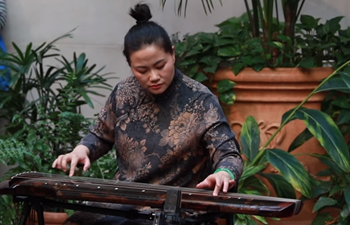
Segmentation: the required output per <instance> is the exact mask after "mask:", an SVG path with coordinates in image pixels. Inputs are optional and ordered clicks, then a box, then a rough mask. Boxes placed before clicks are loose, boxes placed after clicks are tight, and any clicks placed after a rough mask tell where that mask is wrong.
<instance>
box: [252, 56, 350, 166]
mask: <svg viewBox="0 0 350 225" xmlns="http://www.w3.org/2000/svg"><path fill="white" fill-rule="evenodd" d="M349 63H350V60H349V61H347V62H346V63H344V64H343V65H341V66H340V67H339V68H337V69H336V70H335V71H334V72H333V73H331V74H330V75H329V76H328V77H327V78H326V79H324V80H323V81H322V82H321V83H320V84H319V85H318V86H317V87H316V88H315V89H314V90H313V91H312V92H311V93H310V94H309V95H308V96H307V97H306V98H305V99H304V100H303V101H302V102H301V103H300V104H299V105H298V106H297V107H295V108H294V109H293V111H292V112H291V113H290V114H289V116H288V117H287V118H286V119H285V120H284V121H283V122H282V123H281V125H280V126H279V127H278V128H277V130H276V131H275V132H274V133H273V134H272V135H271V137H270V138H269V139H268V140H267V142H266V143H265V144H264V146H263V147H262V148H261V149H260V151H259V153H258V155H257V157H255V159H254V160H253V162H252V165H254V164H255V163H257V162H258V161H259V160H260V158H261V156H262V155H263V153H264V151H265V150H266V148H267V146H269V144H270V143H271V141H272V140H273V139H274V138H275V137H276V135H277V134H278V132H280V130H281V129H282V128H283V127H284V126H285V125H286V124H287V123H288V122H289V120H290V119H291V118H292V117H293V116H294V114H295V113H296V111H297V110H298V109H300V108H301V107H302V106H303V105H304V104H305V103H306V102H307V101H308V100H309V99H310V98H311V97H312V96H313V95H314V94H315V93H316V92H317V90H318V89H319V88H320V87H321V86H322V85H323V84H325V83H326V82H327V81H328V80H329V79H331V78H332V77H333V76H334V75H335V74H337V73H338V72H339V71H340V70H341V69H343V68H344V67H345V66H346V65H348V64H349Z"/></svg>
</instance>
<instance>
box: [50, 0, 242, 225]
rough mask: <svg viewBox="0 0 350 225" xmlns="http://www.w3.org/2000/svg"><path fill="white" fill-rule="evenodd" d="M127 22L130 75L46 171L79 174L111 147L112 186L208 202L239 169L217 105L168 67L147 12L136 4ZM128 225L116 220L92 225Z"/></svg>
mask: <svg viewBox="0 0 350 225" xmlns="http://www.w3.org/2000/svg"><path fill="white" fill-rule="evenodd" d="M130 15H131V16H132V17H133V18H135V19H136V21H137V22H136V25H134V26H133V27H132V28H131V29H130V30H129V31H128V33H127V34H126V36H125V39H124V51H123V53H124V55H125V57H126V60H127V62H128V64H129V66H130V68H131V70H132V73H133V74H134V76H132V77H129V78H127V79H125V80H124V81H122V82H120V83H118V84H117V85H116V87H115V88H114V90H113V91H112V93H111V95H110V96H109V98H108V100H107V102H106V105H105V106H104V108H103V109H102V110H101V112H100V114H99V117H98V121H97V122H96V123H95V125H93V126H92V127H91V128H90V133H89V134H87V135H86V136H85V137H84V138H83V139H82V141H81V142H80V144H79V145H78V146H77V147H76V148H75V149H74V150H73V151H72V152H71V153H69V154H66V155H61V156H59V157H58V158H57V159H56V160H55V161H54V163H53V167H55V168H58V169H62V170H68V167H67V164H70V169H69V175H70V176H72V175H73V174H74V170H75V168H76V166H77V165H78V164H82V165H84V166H83V169H84V170H85V171H86V170H87V169H88V168H89V166H90V163H91V162H92V161H94V160H96V159H98V158H99V157H101V156H102V155H104V154H106V153H107V152H108V151H109V150H110V149H111V148H112V146H113V145H115V146H116V151H117V163H118V167H119V168H118V171H117V172H116V175H115V179H117V180H123V181H130V182H145V183H153V184H161V185H173V186H186V187H197V188H206V189H212V190H213V195H214V196H215V195H218V194H219V192H220V191H223V192H227V191H228V190H229V189H231V188H232V187H234V186H235V184H236V182H237V181H238V179H239V177H240V176H241V173H242V167H243V164H242V158H241V156H240V152H239V149H238V144H237V142H236V140H235V137H234V133H233V132H232V131H231V129H230V126H229V124H228V122H227V120H226V119H225V115H224V114H223V111H222V109H221V107H220V105H219V103H218V101H217V98H216V97H215V96H214V95H213V94H212V93H211V92H210V91H209V90H208V89H207V88H206V87H205V86H204V85H202V84H200V83H198V82H196V81H194V80H192V79H190V78H189V77H187V76H185V75H183V74H182V73H181V72H180V71H178V70H177V69H176V68H175V67H174V63H175V53H174V48H173V46H172V45H171V41H170V38H169V36H168V34H167V33H166V31H165V30H164V29H163V28H162V27H161V26H160V25H158V24H156V23H155V22H152V21H149V19H150V18H151V17H152V15H151V12H150V10H149V8H148V6H147V5H145V4H137V5H136V6H135V8H134V9H131V10H130ZM80 218H81V217H80ZM99 218H100V217H99ZM78 220H79V219H78ZM111 220H113V221H114V223H112V222H110V221H111ZM71 221H73V219H71ZM88 221H90V222H91V221H92V219H91V218H89V219H88ZM118 221H119V222H118ZM129 222H130V221H129ZM75 223H79V224H86V222H85V223H83V222H80V221H76V222H75ZM127 223H128V222H127V221H126V220H125V219H123V218H117V217H114V218H110V217H104V218H102V219H101V220H99V221H97V222H95V224H127ZM128 224H129V223H128ZM136 224H139V223H136Z"/></svg>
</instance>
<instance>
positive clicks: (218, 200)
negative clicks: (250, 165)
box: [0, 172, 302, 225]
mask: <svg viewBox="0 0 350 225" xmlns="http://www.w3.org/2000/svg"><path fill="white" fill-rule="evenodd" d="M0 195H12V196H13V197H14V200H15V201H22V202H24V203H25V204H24V207H23V213H22V217H21V222H20V224H21V225H22V224H23V225H24V224H25V221H26V219H27V217H28V214H29V212H30V210H31V207H32V206H37V207H35V210H37V214H38V220H39V225H43V224H44V221H43V218H42V215H41V214H42V205H47V206H55V207H60V208H67V209H73V210H80V211H91V212H98V213H103V214H109V215H122V216H125V217H132V218H135V216H136V217H138V218H143V219H150V220H153V221H154V222H153V224H181V221H182V219H183V218H182V217H183V214H181V211H183V210H198V211H205V212H208V213H209V214H213V213H214V214H215V213H217V214H221V215H223V214H234V213H239V214H250V215H260V216H265V217H290V216H293V215H296V214H298V213H299V212H300V210H301V207H302V202H301V200H296V199H287V198H277V197H265V196H258V195H246V194H237V193H220V194H219V195H218V196H213V195H212V191H210V190H202V189H195V188H184V187H173V186H165V185H154V184H146V183H135V182H123V181H115V180H108V181H106V180H102V179H95V178H86V177H69V176H65V175H54V174H46V173H38V172H26V173H22V174H18V175H16V176H14V177H12V178H11V179H10V180H7V181H3V182H1V183H0ZM67 200H76V201H74V202H79V201H89V202H105V203H119V204H127V205H135V206H148V207H151V208H154V209H155V210H154V213H152V214H151V215H148V214H147V215H145V214H142V213H137V212H135V211H130V212H120V211H117V210H111V209H107V208H105V209H104V208H96V207H92V206H87V205H83V204H81V203H68V201H67ZM69 202H72V201H69Z"/></svg>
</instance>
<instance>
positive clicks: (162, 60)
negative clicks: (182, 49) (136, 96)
mask: <svg viewBox="0 0 350 225" xmlns="http://www.w3.org/2000/svg"><path fill="white" fill-rule="evenodd" d="M174 63H175V54H174V51H173V54H171V53H167V52H164V50H163V48H161V47H159V46H157V45H155V44H153V45H148V46H145V47H144V48H141V49H140V50H138V51H136V52H133V53H131V55H130V67H131V70H132V72H133V74H134V75H135V77H136V79H137V81H138V82H139V83H140V84H141V86H142V87H143V88H145V89H146V90H148V91H149V92H151V93H152V94H155V95H158V94H162V93H163V92H164V91H165V90H166V89H167V88H168V87H169V85H170V84H171V82H172V81H173V78H174V73H175V66H174Z"/></svg>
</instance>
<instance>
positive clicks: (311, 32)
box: [174, 1, 350, 104]
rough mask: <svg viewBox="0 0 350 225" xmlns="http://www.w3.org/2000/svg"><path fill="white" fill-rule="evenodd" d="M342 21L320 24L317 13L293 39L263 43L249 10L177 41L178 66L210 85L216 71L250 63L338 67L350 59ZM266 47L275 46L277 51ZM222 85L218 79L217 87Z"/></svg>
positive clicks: (237, 69)
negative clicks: (212, 29) (213, 28)
mask: <svg viewBox="0 0 350 225" xmlns="http://www.w3.org/2000/svg"><path fill="white" fill-rule="evenodd" d="M271 2H272V1H271ZM341 19H342V17H337V18H333V19H330V20H328V21H327V22H325V23H321V22H319V19H316V18H314V17H312V16H309V15H301V17H300V22H299V23H297V24H296V25H295V26H296V28H295V36H294V37H293V40H292V39H291V38H290V37H288V36H286V35H282V34H280V35H276V37H275V39H274V40H266V41H261V38H259V37H254V36H253V35H252V32H251V30H250V26H251V24H250V20H249V16H248V14H243V15H242V16H240V17H232V18H229V19H227V20H225V21H223V22H222V23H220V24H218V25H217V27H218V28H219V31H217V32H213V33H205V32H199V33H195V34H192V35H186V36H185V37H184V39H183V40H175V43H174V44H175V47H176V48H175V49H176V57H177V59H178V60H177V67H179V68H180V69H181V70H182V71H183V72H184V73H185V74H187V75H188V76H189V77H191V78H193V79H195V80H197V81H199V82H204V83H205V84H211V82H216V80H215V72H216V71H217V70H218V69H219V68H221V67H231V68H232V71H233V72H234V74H236V75H238V74H239V72H240V71H241V70H242V69H243V68H245V67H251V68H253V69H255V70H256V71H260V70H261V69H262V68H264V67H270V68H275V67H303V68H312V67H322V66H325V65H327V66H332V67H334V68H338V67H339V66H340V65H342V64H343V63H345V62H346V61H347V60H349V59H350V51H348V50H346V49H349V47H350V32H349V30H350V28H347V29H341V26H340V21H341ZM280 26H283V24H280ZM267 46H271V47H272V48H273V49H274V53H273V54H271V53H270V52H269V51H270V48H268V47H267ZM222 85H223V84H220V83H218V84H217V89H219V90H220V89H221V88H222ZM345 85H346V84H345ZM209 86H210V85H209ZM233 91H234V88H231V89H230V90H227V91H226V92H225V95H228V94H230V95H231V96H234V92H233ZM221 94H222V93H220V94H219V96H220V95H221ZM232 99H234V97H230V98H228V99H227V100H226V99H225V98H220V100H221V101H222V102H223V103H226V104H232V103H233V102H234V101H232Z"/></svg>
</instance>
